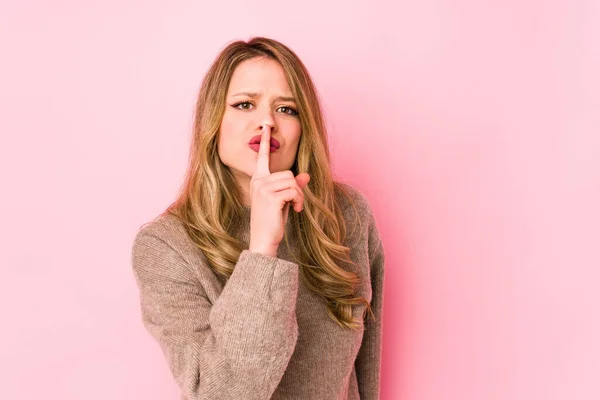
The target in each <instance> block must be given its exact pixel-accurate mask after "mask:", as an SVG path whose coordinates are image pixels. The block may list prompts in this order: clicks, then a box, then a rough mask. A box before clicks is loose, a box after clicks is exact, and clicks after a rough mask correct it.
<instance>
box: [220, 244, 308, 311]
mask: <svg viewBox="0 0 600 400" xmlns="http://www.w3.org/2000/svg"><path fill="white" fill-rule="evenodd" d="M234 275H235V276H234ZM232 278H233V279H235V280H236V281H238V282H247V283H248V284H250V282H253V283H254V284H255V285H256V286H257V287H256V289H257V290H258V292H259V293H257V294H258V295H261V296H263V295H264V296H266V298H267V300H273V301H278V300H280V299H279V295H282V294H289V293H290V292H295V291H297V289H298V264H296V263H293V262H291V261H287V260H283V259H281V258H276V257H271V256H268V255H266V254H262V253H258V252H253V251H250V250H248V249H245V250H243V251H242V252H241V253H240V257H239V259H238V262H237V264H236V266H235V268H234V270H233V273H232V275H231V277H230V278H229V279H230V280H231V279H232Z"/></svg>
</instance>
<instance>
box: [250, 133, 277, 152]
mask: <svg viewBox="0 0 600 400" xmlns="http://www.w3.org/2000/svg"><path fill="white" fill-rule="evenodd" d="M261 136H262V135H256V136H254V137H253V138H252V139H250V142H249V143H248V146H250V148H251V149H252V150H254V151H256V152H257V153H258V149H260V138H261ZM279 146H280V145H279V141H278V140H277V139H275V138H271V146H270V147H271V153H272V152H274V151H276V150H277V149H279Z"/></svg>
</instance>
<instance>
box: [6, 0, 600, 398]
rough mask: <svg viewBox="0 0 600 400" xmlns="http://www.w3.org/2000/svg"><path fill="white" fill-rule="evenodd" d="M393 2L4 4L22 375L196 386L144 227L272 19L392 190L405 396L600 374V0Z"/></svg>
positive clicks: (331, 119)
mask: <svg viewBox="0 0 600 400" xmlns="http://www.w3.org/2000/svg"><path fill="white" fill-rule="evenodd" d="M374 3H375V2H372V3H371V4H370V5H367V2H348V1H339V0H336V1H331V2H325V1H303V2H281V1H277V2H275V1H273V2H267V1H261V2H249V1H227V2H216V1H215V2H211V4H207V3H206V2H200V1H179V2H162V4H157V2H148V1H143V2H142V1H129V2H122V1H110V0H105V1H94V2H91V1H87V2H79V1H66V0H64V1H54V2H42V1H16V0H7V1H3V2H2V3H1V4H0V54H1V57H2V60H1V62H0V71H1V73H0V88H1V89H0V114H1V115H2V116H1V117H0V132H1V134H2V136H1V137H2V144H1V146H0V152H1V156H0V166H1V168H0V182H2V186H3V188H4V189H3V191H2V195H1V196H0V205H1V206H2V210H3V213H4V216H3V220H2V223H1V224H0V225H1V226H2V229H1V235H2V238H1V239H2V241H1V242H0V243H2V244H1V246H2V250H1V251H0V263H1V265H2V284H1V285H2V288H1V290H0V315H1V316H2V329H0V360H2V361H1V362H0V368H1V371H0V372H1V374H0V376H1V378H0V398H2V399H35V398H45V399H61V400H75V399H83V398H85V399H89V400H96V399H97V400H106V399H111V400H115V399H148V400H151V399H166V398H170V399H175V398H177V393H178V391H177V388H176V387H175V385H174V384H173V383H172V381H171V378H170V376H169V375H168V374H169V373H168V369H167V367H166V364H165V363H164V361H163V359H162V355H161V353H160V350H159V348H158V347H157V345H156V344H155V343H154V342H153V341H152V339H151V338H150V337H149V336H148V335H147V334H146V332H145V331H144V330H143V327H142V324H141V321H140V315H139V308H138V303H137V301H138V298H137V289H136V286H135V282H134V280H133V276H132V273H131V269H130V268H131V267H130V251H131V243H132V239H133V235H134V233H135V232H136V230H137V228H138V227H139V226H140V225H141V224H142V223H143V222H145V221H147V220H148V219H150V218H152V217H153V216H155V215H156V214H157V213H158V212H160V211H162V210H163V208H164V207H166V206H167V205H168V204H169V203H170V201H171V200H172V199H173V197H174V195H175V193H176V190H177V189H178V187H179V184H180V182H181V179H182V177H183V173H184V168H185V163H186V159H187V151H188V148H187V146H188V140H189V131H190V125H191V120H192V112H193V103H194V100H195V97H196V92H197V88H198V85H199V84H200V80H201V78H202V76H203V74H204V72H205V71H206V69H207V68H208V65H209V63H210V62H211V61H212V59H213V57H214V56H215V55H216V54H217V52H218V51H219V50H220V49H221V48H222V47H223V46H224V45H225V44H226V43H227V42H228V41H229V40H232V39H236V38H243V39H247V38H249V37H250V36H252V35H266V36H272V37H274V38H277V39H279V40H281V41H283V42H284V43H286V44H288V45H289V46H291V47H292V48H293V49H294V50H296V51H297V53H298V54H299V55H300V57H301V58H302V59H303V60H304V61H305V62H306V64H307V66H308V68H309V69H310V71H311V72H312V74H313V76H314V79H315V81H316V83H317V86H318V88H319V89H320V92H321V94H322V97H323V101H324V106H325V110H326V113H327V118H328V124H329V128H330V132H331V135H332V138H331V139H332V150H333V155H334V161H335V170H336V173H337V174H338V176H339V177H340V178H343V179H344V180H346V181H348V182H350V183H352V184H354V185H355V186H356V187H358V188H360V189H362V190H363V191H364V192H365V193H366V194H367V196H368V197H369V198H370V199H371V202H372V205H373V208H374V209H375V213H376V216H377V219H378V223H379V226H380V230H381V232H382V236H383V239H384V244H385V247H386V250H387V282H386V295H385V306H386V309H385V322H384V346H385V347H384V363H383V364H384V365H383V373H382V374H383V376H382V379H383V389H382V398H383V399H410V400H439V399H444V400H459V399H460V400H467V399H468V400H481V399H485V400H490V399H498V400H506V399H523V400H525V399H527V400H530V399H544V400H550V399H578V400H581V399H598V398H600V383H599V382H600V381H599V380H598V375H599V373H600V371H599V369H600V341H599V340H598V338H600V313H599V312H598V305H599V303H600V291H599V290H598V282H599V280H600V273H599V272H598V271H599V270H600V250H599V249H600V228H599V226H600V206H599V205H600V117H599V112H598V111H599V107H600V79H599V74H598V71H600V28H599V26H600V6H599V3H598V2H597V1H593V0H589V1H587V2H586V1H575V0H562V1H560V0H559V1H543V2H542V1H535V2H534V1H528V2H522V1H519V2H510V1H509V2H500V1H497V2H491V1H465V0H463V1H433V0H422V1H410V2H409V1H401V2H395V1H387V2H378V4H377V5H374ZM49 4H51V5H49ZM369 144H372V145H369Z"/></svg>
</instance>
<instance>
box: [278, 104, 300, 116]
mask: <svg viewBox="0 0 600 400" xmlns="http://www.w3.org/2000/svg"><path fill="white" fill-rule="evenodd" d="M279 109H280V110H283V113H285V114H288V115H298V111H296V110H294V109H293V108H292V107H286V106H283V107H279Z"/></svg>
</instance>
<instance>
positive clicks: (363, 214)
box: [334, 181, 373, 220]
mask: <svg viewBox="0 0 600 400" xmlns="http://www.w3.org/2000/svg"><path fill="white" fill-rule="evenodd" d="M334 192H335V197H336V202H337V204H338V205H339V206H340V209H341V210H342V212H343V213H344V214H345V215H346V216H347V215H348V214H349V213H350V214H352V213H357V214H358V216H359V217H360V219H361V220H364V219H369V218H372V217H373V209H372V207H371V203H370V202H369V199H368V198H367V196H366V195H365V193H364V192H363V191H362V190H360V189H358V188H356V187H355V186H352V185H350V184H349V183H346V182H340V181H336V182H334Z"/></svg>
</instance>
